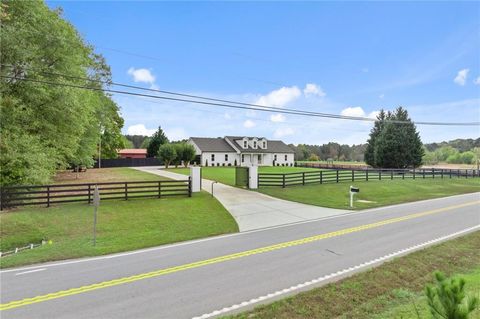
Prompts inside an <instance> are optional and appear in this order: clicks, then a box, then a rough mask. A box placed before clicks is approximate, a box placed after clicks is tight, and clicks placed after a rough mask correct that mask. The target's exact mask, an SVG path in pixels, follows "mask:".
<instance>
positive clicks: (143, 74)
mask: <svg viewBox="0 0 480 319" xmlns="http://www.w3.org/2000/svg"><path fill="white" fill-rule="evenodd" d="M127 74H128V75H131V76H132V77H133V81H134V82H142V83H148V84H151V85H155V84H154V83H155V76H154V75H153V74H152V73H151V72H150V70H148V69H135V68H130V69H128V71H127Z"/></svg>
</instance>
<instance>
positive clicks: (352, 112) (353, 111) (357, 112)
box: [340, 106, 365, 117]
mask: <svg viewBox="0 0 480 319" xmlns="http://www.w3.org/2000/svg"><path fill="white" fill-rule="evenodd" d="M340 114H341V115H344V116H356V117H364V116H365V111H364V110H363V109H362V108H361V107H360V106H356V107H347V108H346V109H343V110H342V112H341V113H340Z"/></svg>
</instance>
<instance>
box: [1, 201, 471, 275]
mask: <svg viewBox="0 0 480 319" xmlns="http://www.w3.org/2000/svg"><path fill="white" fill-rule="evenodd" d="M472 194H477V195H478V194H480V193H479V192H477V193H468V194H459V195H452V196H447V197H440V198H432V199H426V200H421V201H416V202H410V203H402V204H398V205H392V206H385V207H377V208H372V209H366V210H360V211H347V212H346V213H343V214H339V215H334V216H327V217H320V218H317V219H310V220H305V221H301V222H294V223H289V224H284V225H278V226H272V227H266V228H261V229H255V230H248V231H244V232H238V233H234V234H226V235H220V236H215V237H209V238H202V239H195V240H190V241H185V242H180V243H174V244H167V245H162V246H158V247H151V248H145V249H139V250H135V251H130V252H124V253H116V254H110V255H106V256H98V257H91V258H81V259H76V260H69V261H63V262H57V263H52V264H39V265H36V266H35V265H34V266H29V267H23V268H12V269H5V270H0V274H3V273H9V272H16V271H22V270H30V269H36V268H39V267H47V268H48V267H55V266H64V265H70V264H77V263H83V262H90V261H99V260H104V259H111V258H118V257H125V256H130V255H136V254H143V253H149V252H153V251H157V250H163V249H170V248H176V247H180V246H188V245H193V244H197V243H202V242H207V241H211V240H218V239H224V238H229V237H237V236H242V235H247V234H251V233H257V232H263V231H268V230H272V229H278V228H285V227H294V226H296V225H301V224H308V223H314V222H319V221H323V220H329V219H336V218H342V217H349V216H355V215H360V214H365V213H369V212H373V211H377V210H381V209H391V208H393V207H396V206H407V205H413V204H419V203H422V202H429V201H437V200H441V199H448V198H451V197H461V196H470V195H472Z"/></svg>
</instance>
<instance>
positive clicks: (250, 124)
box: [243, 120, 256, 128]
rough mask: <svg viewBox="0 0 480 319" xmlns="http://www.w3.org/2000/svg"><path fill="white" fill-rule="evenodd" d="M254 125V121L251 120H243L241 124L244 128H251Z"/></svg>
mask: <svg viewBox="0 0 480 319" xmlns="http://www.w3.org/2000/svg"><path fill="white" fill-rule="evenodd" d="M255 125H256V124H255V122H254V121H252V120H246V121H245V122H243V126H244V127H246V128H252V127H254V126H255Z"/></svg>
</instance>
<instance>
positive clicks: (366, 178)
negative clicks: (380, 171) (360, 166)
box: [365, 167, 368, 182]
mask: <svg viewBox="0 0 480 319" xmlns="http://www.w3.org/2000/svg"><path fill="white" fill-rule="evenodd" d="M365 180H366V181H367V182H368V167H367V171H366V175H365Z"/></svg>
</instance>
